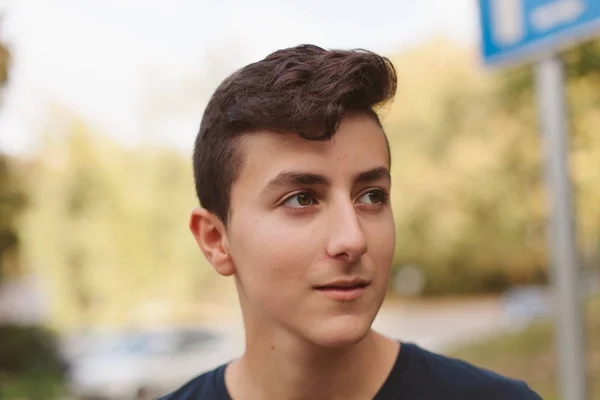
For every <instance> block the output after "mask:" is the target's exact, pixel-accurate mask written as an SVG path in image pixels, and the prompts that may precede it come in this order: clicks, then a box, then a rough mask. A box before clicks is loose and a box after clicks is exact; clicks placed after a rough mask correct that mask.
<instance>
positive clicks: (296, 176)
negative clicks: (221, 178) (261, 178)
mask: <svg viewBox="0 0 600 400" xmlns="http://www.w3.org/2000/svg"><path fill="white" fill-rule="evenodd" d="M380 179H385V180H388V181H391V176H390V171H389V170H388V169H387V168H386V167H376V168H372V169H370V170H367V171H363V172H359V173H357V174H356V175H355V176H354V178H353V183H354V184H356V183H369V182H374V181H377V180H380ZM330 184H331V182H330V180H329V179H328V178H327V177H326V176H324V175H321V174H313V173H310V172H295V171H282V172H280V173H279V174H277V176H276V177H275V178H273V179H271V180H270V181H269V182H268V183H267V185H266V186H265V189H264V191H265V192H268V191H271V190H274V189H277V188H280V187H284V186H294V185H322V186H327V185H330Z"/></svg>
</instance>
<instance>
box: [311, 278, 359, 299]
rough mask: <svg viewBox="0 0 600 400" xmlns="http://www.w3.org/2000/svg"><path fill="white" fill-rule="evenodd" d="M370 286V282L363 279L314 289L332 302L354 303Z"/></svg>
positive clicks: (339, 282) (344, 281)
mask: <svg viewBox="0 0 600 400" xmlns="http://www.w3.org/2000/svg"><path fill="white" fill-rule="evenodd" d="M369 284H370V282H369V281H366V280H362V279H353V280H338V281H334V282H331V283H328V284H326V285H320V286H315V287H314V289H315V290H317V291H319V292H321V293H323V294H324V295H325V296H326V297H328V298H329V299H332V300H336V301H353V300H357V299H359V298H360V297H361V296H362V295H363V293H364V291H365V289H366V287H367V286H369Z"/></svg>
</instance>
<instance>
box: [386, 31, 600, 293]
mask: <svg viewBox="0 0 600 400" xmlns="http://www.w3.org/2000/svg"><path fill="white" fill-rule="evenodd" d="M597 49H598V43H597V42H596V43H592V44H586V45H584V46H582V47H581V48H579V49H577V50H574V51H572V52H570V53H566V54H565V58H568V59H573V60H575V61H572V62H571V63H570V64H568V65H569V67H568V69H569V71H580V73H578V74H577V73H570V74H569V81H568V88H567V91H568V98H569V105H570V114H571V118H572V129H571V130H572V138H573V143H572V146H571V147H572V148H571V157H572V160H571V161H572V162H571V170H572V177H573V180H574V186H575V191H576V201H577V214H578V221H579V227H578V234H579V239H580V242H581V250H582V255H583V259H584V262H585V264H586V265H589V266H594V265H595V266H598V252H599V249H600V239H599V238H600V202H598V201H597V199H598V198H600V197H599V196H600V137H599V136H598V135H597V134H596V132H597V130H596V129H595V126H598V125H597V124H598V122H600V108H599V107H598V103H599V102H600V92H599V91H598V90H595V89H594V88H595V87H597V85H592V83H593V82H592V81H594V80H597V78H598V74H599V73H600V72H599V71H600V70H598V68H596V67H597V58H598V54H599V53H598V51H597ZM578 54H579V55H578ZM476 57H477V56H476V54H475V53H474V52H471V51H469V50H464V49H460V48H457V47H456V46H454V45H453V44H452V43H450V42H447V41H446V40H443V39H438V40H435V41H433V42H431V43H429V44H427V45H425V46H421V47H419V48H416V49H414V50H412V51H410V52H408V53H407V54H404V55H402V56H400V57H398V58H396V59H394V61H395V65H396V67H397V69H398V72H399V92H398V96H397V100H396V102H395V103H394V104H393V105H392V106H391V108H390V109H389V110H386V115H387V119H386V130H387V132H388V135H389V136H390V142H391V146H392V151H393V160H394V161H393V166H392V168H393V173H392V176H393V177H394V191H393V195H392V199H393V204H394V207H395V217H396V222H397V227H398V239H397V240H398V241H397V255H396V264H397V265H403V264H411V265H415V266H418V267H421V268H422V269H423V271H424V273H425V275H426V278H427V283H426V287H425V291H426V293H428V294H443V293H449V292H453V293H473V292H487V291H499V290H502V289H504V288H506V286H507V285H509V284H516V283H522V284H527V283H539V282H544V281H545V280H546V279H547V268H546V265H547V262H548V257H547V252H546V235H545V231H546V220H547V215H548V200H547V198H546V192H545V182H544V179H543V178H544V173H543V169H544V165H543V155H542V152H541V140H540V137H539V134H538V127H537V111H536V108H535V103H534V99H533V96H532V92H531V72H530V71H531V67H523V68H521V69H517V70H514V71H510V72H509V73H490V72H488V71H484V70H483V67H481V66H479V62H478V60H477V58H476Z"/></svg>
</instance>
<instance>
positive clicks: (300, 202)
mask: <svg viewBox="0 0 600 400" xmlns="http://www.w3.org/2000/svg"><path fill="white" fill-rule="evenodd" d="M314 204H315V198H314V196H313V195H312V194H311V193H309V192H300V193H297V194H295V195H293V196H291V197H289V198H288V199H287V200H286V201H285V202H284V203H283V205H285V206H286V207H290V208H304V207H310V206H312V205H314Z"/></svg>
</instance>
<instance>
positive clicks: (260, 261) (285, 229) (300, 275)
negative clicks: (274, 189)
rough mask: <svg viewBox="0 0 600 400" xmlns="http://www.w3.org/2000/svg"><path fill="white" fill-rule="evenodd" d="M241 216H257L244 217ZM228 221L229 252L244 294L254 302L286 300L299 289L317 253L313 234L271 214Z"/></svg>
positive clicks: (281, 217) (304, 227) (302, 227)
mask: <svg viewBox="0 0 600 400" xmlns="http://www.w3.org/2000/svg"><path fill="white" fill-rule="evenodd" d="M244 215H257V214H256V213H244ZM233 223H234V221H233V220H232V228H234V229H232V231H233V232H235V234H234V235H233V236H232V240H231V250H232V255H233V258H234V262H235V264H236V270H237V274H238V278H239V280H240V282H241V284H242V286H243V287H244V290H245V291H246V293H247V294H248V295H250V296H252V297H255V298H256V299H257V300H258V298H270V299H274V298H279V297H281V298H286V296H284V295H287V296H288V297H289V294H290V293H293V292H294V291H298V290H299V288H300V289H301V286H302V284H303V283H304V284H306V285H309V283H308V282H306V272H307V270H308V269H309V268H310V265H311V263H312V261H313V260H314V258H315V256H316V255H317V253H315V250H316V249H317V248H318V246H316V245H315V243H314V241H315V236H314V235H313V234H312V232H313V230H311V229H307V227H306V225H304V226H302V225H301V224H293V223H290V221H288V220H286V218H285V217H284V216H280V215H277V213H272V214H269V215H264V214H263V215H262V216H256V217H252V218H245V219H243V220H241V219H240V220H236V221H235V225H233Z"/></svg>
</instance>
